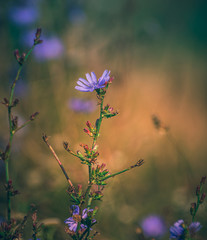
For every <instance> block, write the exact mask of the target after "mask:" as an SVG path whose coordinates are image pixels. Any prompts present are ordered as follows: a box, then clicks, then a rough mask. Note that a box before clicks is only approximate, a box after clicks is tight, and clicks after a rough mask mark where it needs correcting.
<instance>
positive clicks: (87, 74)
mask: <svg viewBox="0 0 207 240" xmlns="http://www.w3.org/2000/svg"><path fill="white" fill-rule="evenodd" d="M86 78H87V80H88V81H89V83H90V84H93V81H92V78H91V76H90V74H89V73H86Z"/></svg>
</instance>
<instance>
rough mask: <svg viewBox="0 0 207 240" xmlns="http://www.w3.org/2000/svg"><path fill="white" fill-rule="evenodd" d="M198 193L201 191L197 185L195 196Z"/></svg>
mask: <svg viewBox="0 0 207 240" xmlns="http://www.w3.org/2000/svg"><path fill="white" fill-rule="evenodd" d="M200 193H201V188H200V186H197V188H196V196H199V195H200Z"/></svg>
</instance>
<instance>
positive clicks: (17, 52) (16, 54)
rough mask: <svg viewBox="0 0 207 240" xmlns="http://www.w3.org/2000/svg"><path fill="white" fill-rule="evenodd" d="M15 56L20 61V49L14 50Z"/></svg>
mask: <svg viewBox="0 0 207 240" xmlns="http://www.w3.org/2000/svg"><path fill="white" fill-rule="evenodd" d="M14 56H15V58H16V60H17V61H19V59H20V55H19V50H18V49H16V50H14Z"/></svg>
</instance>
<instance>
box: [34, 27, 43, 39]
mask: <svg viewBox="0 0 207 240" xmlns="http://www.w3.org/2000/svg"><path fill="white" fill-rule="evenodd" d="M41 33H42V29H41V28H37V31H36V34H35V37H36V38H40V36H41Z"/></svg>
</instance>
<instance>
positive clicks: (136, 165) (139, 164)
mask: <svg viewBox="0 0 207 240" xmlns="http://www.w3.org/2000/svg"><path fill="white" fill-rule="evenodd" d="M143 163H144V160H142V159H140V160H139V161H138V162H137V163H136V164H135V165H133V166H130V167H129V168H126V169H124V170H122V171H120V172H116V173H113V174H111V175H108V176H106V177H103V178H102V179H101V181H105V180H106V179H109V178H111V177H115V176H117V175H119V174H122V173H124V172H127V171H129V170H131V169H133V168H135V167H140V166H141V165H142V164H143Z"/></svg>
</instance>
